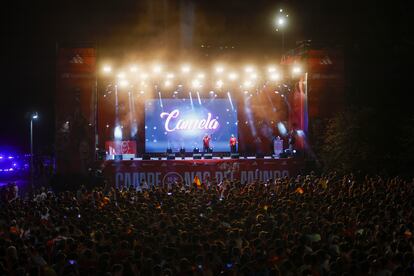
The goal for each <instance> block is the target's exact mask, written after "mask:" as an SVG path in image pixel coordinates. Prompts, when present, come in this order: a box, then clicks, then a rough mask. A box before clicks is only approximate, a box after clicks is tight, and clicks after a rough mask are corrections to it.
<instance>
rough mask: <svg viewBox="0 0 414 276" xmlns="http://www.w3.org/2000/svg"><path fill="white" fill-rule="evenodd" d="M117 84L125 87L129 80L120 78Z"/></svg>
mask: <svg viewBox="0 0 414 276" xmlns="http://www.w3.org/2000/svg"><path fill="white" fill-rule="evenodd" d="M119 85H120V86H121V87H126V86H128V85H129V82H128V81H127V80H120V81H119Z"/></svg>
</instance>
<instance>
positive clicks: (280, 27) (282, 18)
mask: <svg viewBox="0 0 414 276" xmlns="http://www.w3.org/2000/svg"><path fill="white" fill-rule="evenodd" d="M288 17H289V15H288V14H286V13H285V12H284V11H283V9H279V15H278V16H277V18H276V32H279V31H280V32H281V33H282V53H284V51H285V32H284V29H285V26H286V24H287V20H288Z"/></svg>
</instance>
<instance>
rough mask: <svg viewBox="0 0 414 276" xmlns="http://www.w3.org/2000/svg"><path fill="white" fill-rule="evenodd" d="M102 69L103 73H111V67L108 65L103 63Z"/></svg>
mask: <svg viewBox="0 0 414 276" xmlns="http://www.w3.org/2000/svg"><path fill="white" fill-rule="evenodd" d="M102 70H103V71H104V73H111V72H112V68H111V66H109V65H105V66H104V67H103V68H102Z"/></svg>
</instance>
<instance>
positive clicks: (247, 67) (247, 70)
mask: <svg viewBox="0 0 414 276" xmlns="http://www.w3.org/2000/svg"><path fill="white" fill-rule="evenodd" d="M244 71H245V72H246V73H252V72H253V71H254V69H253V67H252V66H246V67H245V68H244Z"/></svg>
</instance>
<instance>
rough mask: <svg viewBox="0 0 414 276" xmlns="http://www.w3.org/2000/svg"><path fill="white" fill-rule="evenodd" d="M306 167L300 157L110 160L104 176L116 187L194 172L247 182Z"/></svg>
mask: <svg viewBox="0 0 414 276" xmlns="http://www.w3.org/2000/svg"><path fill="white" fill-rule="evenodd" d="M302 167H303V160H302V159H300V158H280V159H273V158H260V159H259V158H254V157H252V158H242V159H228V158H226V159H201V160H195V159H192V160H188V159H185V160H181V159H179V160H178V159H177V160H166V159H165V160H123V161H116V160H109V161H104V162H103V163H102V171H103V174H104V176H105V178H106V179H107V180H108V181H110V182H111V183H112V184H113V185H114V186H116V187H122V186H127V187H129V186H131V185H132V186H134V187H136V186H138V185H141V183H144V182H147V184H148V185H164V184H168V183H172V182H174V181H183V182H186V183H192V182H193V179H194V176H196V175H197V176H198V177H199V178H200V179H201V180H202V181H203V180H206V179H216V180H217V181H221V180H223V179H224V178H228V179H230V180H240V181H241V183H248V182H252V181H255V180H260V181H266V180H268V179H271V178H272V179H274V178H276V177H284V176H291V175H295V174H297V173H298V172H299V170H300V169H301V168H302Z"/></svg>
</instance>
